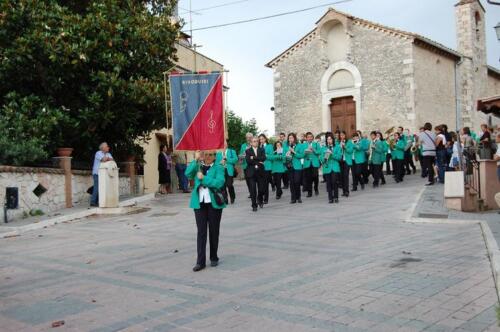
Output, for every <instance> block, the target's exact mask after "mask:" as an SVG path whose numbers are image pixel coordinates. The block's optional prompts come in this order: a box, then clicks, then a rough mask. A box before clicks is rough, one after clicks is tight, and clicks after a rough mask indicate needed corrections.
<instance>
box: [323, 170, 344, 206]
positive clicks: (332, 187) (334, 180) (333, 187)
mask: <svg viewBox="0 0 500 332" xmlns="http://www.w3.org/2000/svg"><path fill="white" fill-rule="evenodd" d="M340 177H341V173H335V172H331V173H330V174H325V180H326V192H327V193H328V200H329V201H331V200H332V199H337V198H339V182H340Z"/></svg>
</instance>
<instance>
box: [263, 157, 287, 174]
mask: <svg viewBox="0 0 500 332" xmlns="http://www.w3.org/2000/svg"><path fill="white" fill-rule="evenodd" d="M266 157H267V160H270V161H271V172H272V173H273V174H275V173H285V172H286V171H287V169H286V166H285V157H284V156H283V154H282V153H276V152H273V154H271V155H269V156H266Z"/></svg>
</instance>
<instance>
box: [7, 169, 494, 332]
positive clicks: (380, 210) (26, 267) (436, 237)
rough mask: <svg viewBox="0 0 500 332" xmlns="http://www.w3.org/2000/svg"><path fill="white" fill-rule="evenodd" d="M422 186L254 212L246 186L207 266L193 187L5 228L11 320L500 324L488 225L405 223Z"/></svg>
mask: <svg viewBox="0 0 500 332" xmlns="http://www.w3.org/2000/svg"><path fill="white" fill-rule="evenodd" d="M422 185H423V183H422V182H421V180H420V179H419V178H417V177H413V178H412V177H410V178H409V179H408V181H407V180H405V184H404V185H396V184H392V183H391V184H388V185H387V186H386V187H384V188H381V189H378V190H374V189H371V188H370V189H367V190H366V191H365V192H357V193H354V194H353V195H352V196H351V197H350V198H349V199H347V200H346V199H342V200H341V202H340V204H338V205H329V204H327V202H326V193H325V192H324V191H322V192H321V194H320V196H319V197H314V198H311V199H304V204H302V205H298V204H297V205H293V206H292V205H290V204H289V203H288V199H289V194H288V193H286V195H285V196H284V197H283V199H282V200H280V201H278V202H277V201H275V200H274V199H272V200H271V202H270V204H269V205H268V206H266V207H265V208H264V209H263V210H261V211H259V212H258V213H257V214H254V213H252V212H251V209H250V203H249V201H248V199H247V198H246V196H247V195H246V193H245V186H244V184H243V183H238V184H237V194H238V199H237V203H236V205H234V206H231V207H229V208H228V209H226V210H225V211H224V213H223V220H222V228H221V241H220V249H221V250H220V258H221V262H220V265H219V267H217V268H207V269H206V270H204V271H202V272H200V273H193V272H192V271H191V268H192V266H193V264H194V262H195V247H196V243H195V238H196V229H195V223H194V215H193V212H192V210H190V209H189V208H188V207H187V206H188V198H189V195H178V196H168V197H167V198H166V199H165V198H162V199H155V200H153V201H151V202H149V203H148V204H146V205H147V206H148V207H149V208H150V210H148V211H145V212H143V213H140V214H135V215H123V216H114V217H106V218H103V217H95V218H89V219H86V220H83V221H81V222H79V223H75V224H67V225H66V224H62V225H57V226H55V227H52V228H48V229H43V230H40V231H36V232H31V233H27V234H24V235H22V236H20V237H17V238H10V239H4V240H2V241H1V244H0V281H1V282H0V330H1V331H5V332H8V331H16V332H20V331H56V330H57V331H59V330H60V331H92V332H112V331H161V332H165V331H287V332H292V331H474V332H475V331H499V330H500V329H499V328H498V327H497V322H496V315H495V307H496V306H497V300H498V299H497V297H496V292H495V288H494V283H493V278H492V274H491V269H490V265H489V261H488V258H487V253H486V249H485V245H484V241H483V238H482V235H481V231H480V228H479V226H477V225H449V224H442V225H436V224H411V223H405V222H403V221H404V220H407V219H408V218H409V217H410V215H411V214H412V206H414V205H415V203H416V201H417V196H418V193H419V192H420V190H421V188H422ZM321 189H322V190H324V188H321ZM58 320H64V321H65V325H64V326H62V327H59V328H57V329H54V328H52V327H51V324H52V322H54V321H58Z"/></svg>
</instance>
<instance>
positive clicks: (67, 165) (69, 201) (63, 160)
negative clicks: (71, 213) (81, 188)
mask: <svg viewBox="0 0 500 332" xmlns="http://www.w3.org/2000/svg"><path fill="white" fill-rule="evenodd" d="M57 159H59V167H60V168H61V169H62V170H63V171H64V196H65V200H66V208H71V207H73V188H72V184H71V182H72V177H73V176H72V174H71V159H72V158H71V157H57Z"/></svg>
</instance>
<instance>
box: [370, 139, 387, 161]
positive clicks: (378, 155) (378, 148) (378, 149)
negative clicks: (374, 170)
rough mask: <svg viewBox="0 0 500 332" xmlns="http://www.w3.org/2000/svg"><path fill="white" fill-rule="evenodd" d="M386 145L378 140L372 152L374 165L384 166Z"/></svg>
mask: <svg viewBox="0 0 500 332" xmlns="http://www.w3.org/2000/svg"><path fill="white" fill-rule="evenodd" d="M384 151H385V144H384V142H382V141H380V140H378V141H377V142H376V143H375V147H374V148H373V150H372V160H371V162H372V164H373V165H382V164H383V163H384V161H385V153H384Z"/></svg>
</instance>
